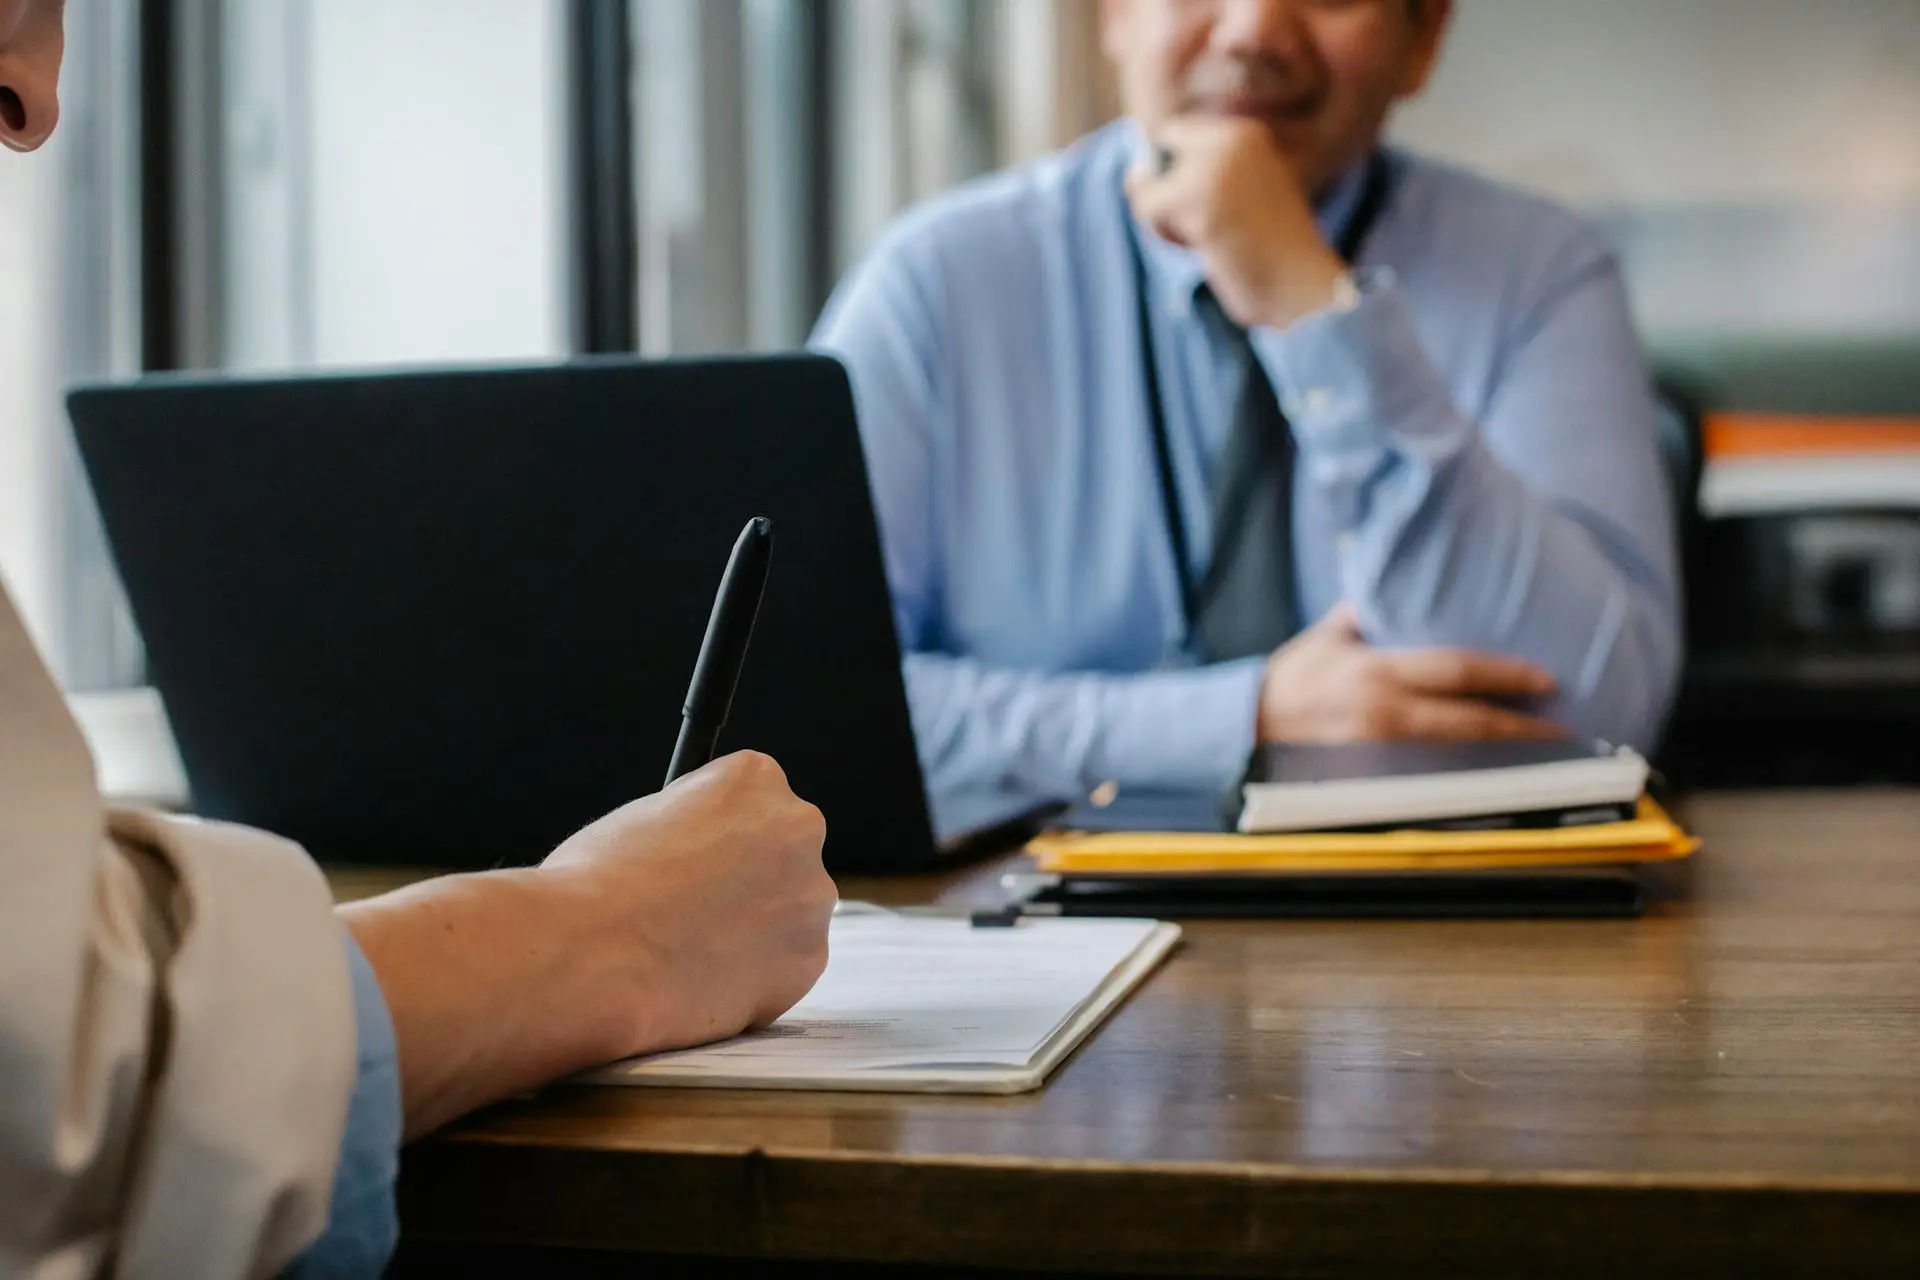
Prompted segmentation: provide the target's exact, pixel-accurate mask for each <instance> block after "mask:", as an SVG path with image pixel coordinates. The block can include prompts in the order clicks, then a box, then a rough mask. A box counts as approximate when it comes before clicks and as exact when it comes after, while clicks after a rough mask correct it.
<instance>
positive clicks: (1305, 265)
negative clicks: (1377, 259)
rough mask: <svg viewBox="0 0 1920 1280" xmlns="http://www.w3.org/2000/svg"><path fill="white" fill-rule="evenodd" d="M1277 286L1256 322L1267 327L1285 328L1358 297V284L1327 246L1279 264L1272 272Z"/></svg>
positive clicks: (1353, 300)
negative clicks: (1313, 252)
mask: <svg viewBox="0 0 1920 1280" xmlns="http://www.w3.org/2000/svg"><path fill="white" fill-rule="evenodd" d="M1276 280H1277V282H1278V286H1279V287H1278V288H1277V289H1276V290H1275V292H1274V297H1273V300H1272V301H1271V302H1270V303H1269V304H1268V305H1267V306H1266V307H1265V308H1264V309H1263V311H1264V314H1263V315H1262V316H1261V317H1260V323H1261V324H1262V325H1263V326H1265V327H1266V328H1270V329H1286V328H1290V327H1291V326H1292V325H1294V324H1295V323H1297V322H1298V321H1300V320H1303V319H1305V318H1306V317H1308V316H1310V315H1313V314H1314V313H1315V312H1319V311H1324V310H1327V309H1328V308H1331V307H1339V306H1342V305H1345V306H1348V307H1351V306H1352V305H1354V303H1356V302H1358V301H1359V287H1358V285H1356V284H1355V282H1354V278H1353V273H1352V272H1351V271H1349V270H1348V269H1347V264H1346V263H1344V262H1342V261H1341V260H1340V259H1339V258H1338V257H1337V256H1335V255H1334V254H1333V252H1332V251H1331V250H1328V251H1326V252H1324V253H1317V254H1312V255H1307V256H1305V257H1302V258H1301V259H1298V260H1296V261H1295V262H1293V263H1291V264H1289V265H1287V266H1285V267H1282V268H1281V269H1280V271H1279V272H1278V273H1277V275H1276Z"/></svg>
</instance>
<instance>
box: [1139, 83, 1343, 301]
mask: <svg viewBox="0 0 1920 1280" xmlns="http://www.w3.org/2000/svg"><path fill="white" fill-rule="evenodd" d="M1123 133H1124V137H1125V139H1126V147H1125V156H1126V162H1127V164H1128V166H1129V167H1131V166H1133V165H1138V164H1143V163H1145V162H1146V159H1147V152H1148V149H1149V146H1150V144H1149V143H1148V141H1147V135H1146V132H1145V130H1143V129H1141V128H1140V126H1139V124H1138V122H1136V121H1134V120H1132V119H1129V120H1127V122H1126V125H1125V128H1124V131H1123ZM1371 158H1372V157H1371V156H1369V157H1368V159H1367V160H1362V161H1360V163H1358V164H1356V165H1354V166H1353V167H1352V168H1350V169H1348V170H1347V171H1346V172H1345V173H1343V174H1341V175H1340V177H1339V178H1338V179H1336V180H1335V181H1334V184H1333V185H1332V186H1331V187H1330V188H1328V189H1327V191H1326V192H1324V193H1323V194H1322V195H1321V197H1320V198H1319V199H1318V200H1316V201H1314V204H1313V217H1314V221H1315V222H1317V223H1319V224H1320V234H1321V235H1323V236H1325V237H1326V238H1327V243H1329V244H1337V243H1338V242H1339V240H1340V238H1341V236H1343V235H1344V234H1345V233H1346V230H1347V224H1348V223H1350V222H1351V221H1353V216H1354V214H1355V213H1356V212H1358V209H1359V204H1360V198H1361V194H1362V192H1363V191H1364V190H1365V189H1366V185H1367V164H1368V160H1370V159H1371ZM1122 198H1123V199H1124V196H1123V197H1122ZM1127 217H1128V219H1129V220H1131V221H1132V223H1133V230H1134V235H1135V236H1136V237H1137V239H1138V241H1139V244H1140V246H1141V249H1142V251H1143V252H1144V253H1145V255H1146V260H1147V269H1148V271H1150V272H1151V273H1152V274H1153V276H1154V278H1155V280H1156V281H1157V282H1158V284H1159V286H1160V288H1161V290H1162V291H1163V292H1164V293H1165V296H1166V299H1167V304H1168V308H1169V309H1170V310H1171V311H1172V312H1173V313H1174V314H1175V315H1176V316H1185V315H1186V314H1187V313H1188V312H1189V311H1190V310H1191V309H1192V307H1193V298H1194V295H1195V294H1196V293H1198V292H1199V290H1200V286H1201V285H1203V284H1205V283H1206V279H1207V273H1206V269H1205V268H1204V267H1203V266H1202V265H1201V263H1200V255H1199V254H1197V253H1195V252H1194V251H1193V250H1191V249H1183V248H1181V247H1180V246H1179V245H1177V244H1173V243H1171V242H1169V241H1166V240H1162V239H1161V238H1160V237H1159V236H1158V235H1156V234H1155V233H1154V231H1153V228H1151V227H1148V226H1146V225H1145V224H1143V223H1142V222H1140V221H1139V219H1137V218H1134V216H1133V211H1132V210H1131V209H1128V210H1127Z"/></svg>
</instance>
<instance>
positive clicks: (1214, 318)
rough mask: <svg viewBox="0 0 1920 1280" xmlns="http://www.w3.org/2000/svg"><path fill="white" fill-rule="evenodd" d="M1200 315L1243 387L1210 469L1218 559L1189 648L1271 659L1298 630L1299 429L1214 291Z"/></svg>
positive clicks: (1204, 583) (1203, 586)
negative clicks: (1225, 348)
mask: <svg viewBox="0 0 1920 1280" xmlns="http://www.w3.org/2000/svg"><path fill="white" fill-rule="evenodd" d="M1194 313H1195V315H1196V316H1197V317H1198V318H1199V319H1200V320H1202V321H1203V322H1204V323H1205V324H1206V326H1207V328H1208V331H1209V333H1210V334H1211V335H1212V337H1213V340H1214V341H1215V342H1223V343H1229V344H1231V349H1232V351H1233V353H1234V357H1233V367H1234V368H1236V369H1237V370H1238V373H1239V378H1238V383H1237V387H1236V386H1234V385H1233V384H1230V385H1229V387H1228V393H1229V394H1230V395H1231V396H1232V397H1233V399H1232V401H1231V408H1230V410H1229V412H1230V413H1231V414H1232V420H1231V425H1230V426H1229V429H1228V434H1227V441H1226V446H1225V448H1224V449H1223V450H1222V452H1221V455H1220V458H1219V461H1218V462H1217V463H1216V464H1215V466H1214V471H1213V483H1212V485H1211V490H1212V492H1211V495H1210V496H1211V499H1212V508H1213V555H1212V559H1211V560H1210V562H1209V563H1208V565H1207V572H1206V576H1205V577H1204V578H1202V579H1201V580H1200V582H1199V584H1198V588H1197V590H1196V591H1195V598H1194V601H1193V606H1194V608H1193V620H1192V621H1193V632H1192V639H1193V648H1194V652H1195V654H1196V656H1198V657H1199V658H1200V660H1201V661H1203V662H1225V661H1228V660H1230V659H1234V658H1245V657H1249V656H1252V655H1254V654H1265V653H1271V652H1273V651H1274V650H1275V649H1277V648H1279V647H1280V646H1281V645H1282V644H1284V643H1286V642H1287V640H1289V639H1290V638H1292V636H1293V633H1294V631H1295V630H1296V629H1297V627H1298V625H1299V624H1298V620H1297V618H1296V616H1295V610H1294V601H1293V597H1294V584H1293V429H1292V427H1291V425H1290V424H1289V423H1288V422H1287V417H1286V415H1285V414H1284V413H1282V412H1281V411H1280V402H1279V400H1278V399H1277V398H1276V397H1275V396H1274V393H1273V384H1272V383H1271V382H1270V381H1268V379H1267V374H1266V370H1265V369H1264V368H1262V367H1261V365H1260V360H1259V358H1258V357H1257V356H1256V355H1255V354H1254V350H1253V343H1252V342H1251V341H1250V340H1249V339H1248V337H1247V331H1246V330H1245V329H1243V328H1241V327H1240V326H1239V325H1237V324H1235V323H1234V322H1233V321H1232V320H1231V319H1230V318H1228V316H1227V315H1226V313H1225V312H1224V311H1222V310H1221V309H1220V304H1219V303H1218V302H1216V301H1215V300H1214V297H1213V293H1212V291H1211V290H1209V289H1206V288H1202V289H1201V290H1200V292H1199V293H1198V294H1197V295H1196V296H1195V298H1194Z"/></svg>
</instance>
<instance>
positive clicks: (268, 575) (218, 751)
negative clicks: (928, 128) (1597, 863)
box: [70, 357, 1015, 870]
mask: <svg viewBox="0 0 1920 1280" xmlns="http://www.w3.org/2000/svg"><path fill="white" fill-rule="evenodd" d="M70 403H71V407H72V411H73V417H74V421H75V427H76V434H77V437H78V440H79V444H80V448H81V453H82V456H83V457H84V459H85V461H86V465H87V470H88V473H89V475H90V476H91V478H92V480H93V484H94V489H95V493H96V495H97V497H98V499H99V504H100V508H101V514H102V516H103V518H104V520H105V524H106V528H107V532H108V535H109V538H110V541H111V543H112V546H113V550H114V553H115V558H116V560H117V561H118V564H119V567H120V570H121V574H122V576H123V578H124V579H125V582H126V586H127V593H128V597H129V599H130V600H131V602H132V605H133V611H134V616H135V619H136V621H137V622H138V624H139V626H140V628H141V631H142V633H143V635H144V638H145V640H146V644H147V652H148V656H149V659H150V670H151V673H152V678H153V682H154V684H155V686H156V687H157V688H158V689H159V690H160V693H161V695H162V697H163V699H164V700H165V702H166V704H167V710H168V714H169V717H170V719H171V721H172V725H173V729H174V734H175V737H176V738H177V740H178V742H179V746H180V754H181V758H182V760H183V762H184V763H185V765H186V769H187V776H188V780H189V782H190V784H191V788H192V791H193V802H194V809H195V811H196V812H198V813H201V814H204V815H207V816H210V817H218V818H226V819H231V820H235V821H239V822H245V823H249V824H252V825H255V826H259V827H264V828H266V829H267V830H270V831H276V832H279V833H281V834H283V835H286V836H289V837H290V838H292V839H295V840H298V841H300V842H301V843H302V844H304V845H305V846H306V847H307V848H308V849H309V850H310V851H311V852H313V853H314V854H315V855H316V856H318V857H321V858H324V859H338V860H343V861H356V862H406V863H411V864H415V865H419V864H434V865H449V866H487V865H491V864H494V863H497V862H502V861H504V862H526V861H530V860H534V859H537V858H539V857H541V856H542V855H544V854H545V853H546V851H547V850H548V849H550V848H552V847H553V845H555V844H556V843H558V842H559V841H560V840H561V839H563V838H565V837H566V836H567V835H568V834H570V833H571V832H572V831H573V830H575V829H576V828H578V827H579V826H581V825H582V824H584V823H586V822H589V821H591V820H593V819H594V818H597V817H599V816H600V815H601V814H603V813H605V812H607V811H609V810H611V809H614V808H616V807H618V806H620V805H622V804H624V803H626V802H627V801H629V800H632V799H634V798H635V797H637V796H642V795H646V794H648V793H650V792H652V791H654V790H656V789H657V788H658V786H659V779H660V767H661V762H662V761H664V760H666V759H668V757H669V755H670V752H671V750H672V747H673V744H674V738H675V735H676V732H677V730H678V728H679V724H680V712H681V704H682V701H683V698H684V696H685V694H686V690H687V672H688V670H689V669H690V668H691V667H692V665H693V661H694V657H695V654H696V653H697V652H698V650H699V647H700V639H701V634H702V630H703V628H704V627H705V625H706V622H707V619H708V616H709V613H710V610H711V607H712V604H713V585H714V570H715V567H716V566H717V565H719V564H721V563H722V562H723V561H724V558H725V556H726V553H727V548H728V547H729V546H731V545H732V544H733V542H734V539H735V536H736V534H737V533H738V532H739V529H740V523H741V521H742V520H743V519H745V518H746V517H748V516H751V515H757V514H765V515H767V516H769V517H771V518H772V519H773V520H775V521H777V522H778V523H779V525H780V533H781V572H780V573H778V574H776V575H774V576H773V579H772V581H771V583H770V584H769V586H768V589H767V593H766V598H765V603H764V605H763V606H762V609H761V613H760V619H759V624H758V628H757V630H756V635H755V641H754V651H753V660H752V661H751V662H749V663H748V664H747V668H746V671H745V673H744V675H743V677H742V679H741V682H740V687H739V694H738V697H737V700H736V701H735V703H734V708H733V715H732V719H731V722H730V723H729V725H728V728H727V731H726V733H725V734H724V736H723V737H722V740H721V742H720V748H721V750H723V751H732V750H738V749H741V748H747V747H752V748H757V749H760V750H762V751H766V752H768V753H769V754H771V755H773V756H774V757H775V758H777V759H778V760H779V761H780V762H781V764H782V765H783V766H784V767H785V768H786V770H787V772H788V775H789V776H790V778H791V779H792V782H793V786H794V789H795V791H797V792H798V793H799V794H800V795H802V796H804V797H805V798H807V799H809V800H811V801H813V802H814V803H816V804H818V805H819V806H820V807H821V808H822V809H823V810H824V811H825V813H826V815H827V821H828V827H829V836H828V841H827V853H828V857H829V861H830V863H831V864H832V865H834V866H836V867H839V868H846V867H852V866H861V867H882V868H887V869H893V870H905V869H909V868H912V867H916V866H923V865H927V864H929V863H931V862H932V861H933V860H934V859H935V857H936V852H937V848H936V843H935V838H934V831H933V830H932V829H931V824H930V818H929V812H928V803H927V797H926V795H925V791H924V789H923V784H922V780H921V775H920V769H919V765H918V762H917V757H916V755H915V751H914V742H913V735H912V729H911V726H910V724H909V721H908V718H907V706H906V697H905V692H904V690H903V688H902V685H901V678H900V653H899V647H898V644H897V642H896V640H895V637H894V630H893V611H892V606H891V603H890V601H889V598H888V594H887V586H886V582H885V579H884V576H883V574H882V569H881V562H880V544H879V537H878V533H877V532H876V528H875V523H874V516H873V508H872V502H871V500H870V498H869V496H868V487H867V477H866V468H865V464H864V461H863V459H862V456H861V451H860V442H859V437H858V434H857V432H856V431H855V428H854V416H853V402H852V398H851V393H850V391H849V389H848V386H847V379H846V374H845V372H844V371H843V370H842V369H841V368H840V366H839V365H837V364H836V363H834V362H832V361H830V360H826V359H821V358H817V357H783V358H773V359H756V360H744V359H742V360H723V361H708V362H677V363H676V362H667V363H657V364H654V363H643V362H640V361H637V360H632V359H619V358H614V359H605V360H589V361H581V362H578V363H575V364H572V365H562V366H550V367H544V368H532V369H492V370H474V371H458V372H406V373H397V374H387V375H358V376H341V375H335V376H317V377H301V378H284V379H261V380H226V379H209V380H199V379H193V378H162V379H152V380H148V381H146V382H142V383H136V384H134V385H131V386H126V387H110V388H96V389H91V390H81V391H78V392H75V393H74V395H73V396H72V399H71V402H70ZM1007 803H1008V804H1009V805H1012V804H1014V803H1015V802H1013V801H1008V802H1007ZM1005 816H1006V814H1005V812H1002V813H1001V814H1000V815H999V817H1000V818H1004V817H1005ZM971 820H972V821H973V822H974V824H975V825H976V826H978V825H987V824H988V823H989V822H990V821H995V820H998V819H995V818H994V817H993V815H992V814H988V815H987V816H985V817H982V816H981V814H980V813H979V812H978V811H977V810H976V812H975V813H974V814H973V815H971ZM956 834H957V833H956Z"/></svg>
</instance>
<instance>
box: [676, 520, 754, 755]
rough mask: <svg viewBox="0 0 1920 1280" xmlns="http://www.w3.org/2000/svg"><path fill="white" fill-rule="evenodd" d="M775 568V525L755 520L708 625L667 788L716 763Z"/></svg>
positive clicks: (736, 551) (736, 549)
mask: <svg viewBox="0 0 1920 1280" xmlns="http://www.w3.org/2000/svg"><path fill="white" fill-rule="evenodd" d="M772 563H773V521H771V520H769V519H767V518H766V517H765V516H755V517H754V518H753V519H751V520H749V521H747V527H746V528H744V529H742V530H741V531H740V539H739V541H737V542H735V543H734V544H733V554H732V555H731V556H729V557H727V571H726V574H725V575H724V576H722V577H721V579H720V593H719V594H718V595H716V596H715V597H714V598H713V616H711V617H710V618H708V619H707V637H706V639H704V640H702V641H701V642H700V657H699V659H698V660H697V661H696V662H695V663H694V664H693V682H692V683H691V684H689V685H688V686H687V703H686V706H685V707H683V708H682V709H681V720H680V739H679V741H677V742H675V743H674V744H673V759H672V760H670V761H669V762H668V763H667V785H668V786H672V785H673V783H674V782H676V781H678V780H679V779H680V778H683V777H685V776H686V775H687V774H689V773H692V772H693V771H694V770H695V769H698V768H700V767H701V766H702V765H704V764H706V763H707V762H708V761H710V760H712V759H713V749H714V745H715V744H716V743H718V742H719V741H720V730H721V729H722V728H723V727H724V726H725V725H726V723H727V713H728V712H729V711H731V710H732V709H733V691H734V690H735V688H737V687H738V686H739V684H740V668H741V667H743V666H744V665H746V661H747V642H748V641H750V640H752V639H753V623H754V620H755V619H756V618H758V617H759V616H760V597H761V596H762V595H763V594H764V593H765V592H766V589H767V569H768V567H769V566H770V565H771V564H772Z"/></svg>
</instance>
